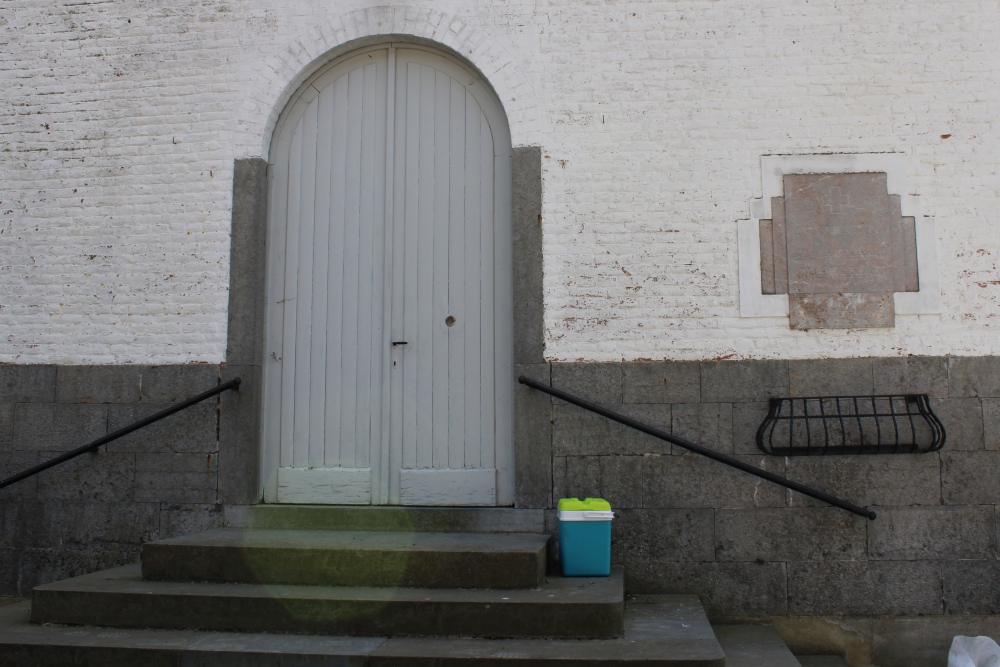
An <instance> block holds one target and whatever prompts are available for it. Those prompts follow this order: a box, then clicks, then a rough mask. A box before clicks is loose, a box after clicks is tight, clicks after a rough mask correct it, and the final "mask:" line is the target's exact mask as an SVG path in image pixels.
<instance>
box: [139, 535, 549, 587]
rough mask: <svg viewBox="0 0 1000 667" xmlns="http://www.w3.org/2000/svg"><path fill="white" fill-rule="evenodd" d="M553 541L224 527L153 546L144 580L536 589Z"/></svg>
mask: <svg viewBox="0 0 1000 667" xmlns="http://www.w3.org/2000/svg"><path fill="white" fill-rule="evenodd" d="M547 542H548V537H547V536H546V535H542V534H537V533H503V534H493V533H399V532H388V531H386V532H364V531H325V530H275V529H234V528H222V529H215V530H210V531H206V532H203V533H197V534H193V535H187V536H183V537H177V538H171V539H167V540H159V541H156V542H148V543H146V544H144V545H143V547H142V572H143V578H144V579H147V580H155V581H214V582H226V583H273V584H301V585H326V586H347V585H361V586H402V587H429V588H502V589H513V588H534V587H537V586H539V585H542V584H543V583H544V581H545V564H546V545H547Z"/></svg>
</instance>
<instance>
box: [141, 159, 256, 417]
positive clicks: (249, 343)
mask: <svg viewBox="0 0 1000 667" xmlns="http://www.w3.org/2000/svg"><path fill="white" fill-rule="evenodd" d="M267 190H268V187H267V161H266V160H263V159H261V158H244V159H237V160H234V162H233V209H232V211H233V212H232V226H231V242H230V250H229V260H230V261H229V267H230V268H229V308H228V313H229V326H228V339H227V341H226V362H227V363H230V364H259V363H261V360H260V358H259V357H260V340H261V337H262V333H263V329H264V327H263V315H264V313H263V307H262V306H263V298H262V295H263V293H264V275H265V270H264V264H265V262H264V259H265V256H266V254H267V253H266V250H265V239H266V236H267ZM154 400H160V399H154Z"/></svg>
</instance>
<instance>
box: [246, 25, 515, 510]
mask: <svg viewBox="0 0 1000 667" xmlns="http://www.w3.org/2000/svg"><path fill="white" fill-rule="evenodd" d="M510 152H511V151H510V134H509V130H508V128H507V123H506V118H505V116H504V114H503V111H502V108H501V106H500V104H499V102H498V101H497V100H496V98H495V96H494V94H493V93H492V91H491V90H490V89H489V87H488V86H486V85H485V84H484V82H483V81H482V80H481V79H480V78H479V77H478V76H477V75H476V74H475V73H474V72H473V71H472V70H471V69H469V68H468V67H466V66H465V65H463V64H461V63H459V62H458V61H457V60H455V59H453V58H451V57H449V56H445V55H443V54H440V53H437V52H435V51H431V50H429V49H424V48H421V47H414V46H405V47H404V46H402V45H400V46H398V47H397V46H393V45H387V46H383V47H379V48H372V49H367V50H365V51H363V52H360V53H357V54H355V55H352V56H349V57H347V58H344V59H341V60H339V61H337V62H336V63H334V64H333V65H332V66H330V67H328V68H327V69H325V70H324V71H322V72H320V73H319V74H317V75H316V76H314V77H313V79H312V80H310V81H309V82H307V83H306V84H305V85H304V86H303V88H302V89H301V90H300V91H299V93H298V94H297V96H296V98H294V99H293V100H292V101H291V102H290V103H289V107H288V108H287V109H286V111H285V113H284V114H283V115H282V118H281V120H280V122H279V126H278V128H277V129H276V132H275V139H274V144H273V148H272V151H271V155H272V162H271V165H270V167H269V174H270V188H271V189H270V228H269V237H268V239H269V250H268V296H267V315H266V318H267V324H266V331H265V341H264V345H265V352H266V359H265V362H264V363H265V366H264V415H263V443H264V470H263V472H264V498H265V500H266V501H269V502H288V503H329V504H412V505H498V504H499V505H506V504H511V502H512V500H513V488H512V487H513V479H512V460H513V451H512V446H513V443H512V432H511V431H512V417H511V403H512V393H513V392H512V384H511V383H512V367H511V364H512V303H511V292H512V287H511V284H512V282H511V226H510V224H511V223H510V216H511V210H510V201H511V197H510Z"/></svg>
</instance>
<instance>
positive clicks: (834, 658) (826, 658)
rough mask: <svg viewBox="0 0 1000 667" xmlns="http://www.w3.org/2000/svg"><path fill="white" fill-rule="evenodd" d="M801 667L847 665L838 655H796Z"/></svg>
mask: <svg viewBox="0 0 1000 667" xmlns="http://www.w3.org/2000/svg"><path fill="white" fill-rule="evenodd" d="M795 657H797V658H798V659H799V662H800V663H801V664H802V667H847V662H845V661H844V659H843V658H841V657H840V656H839V655H798V656H795Z"/></svg>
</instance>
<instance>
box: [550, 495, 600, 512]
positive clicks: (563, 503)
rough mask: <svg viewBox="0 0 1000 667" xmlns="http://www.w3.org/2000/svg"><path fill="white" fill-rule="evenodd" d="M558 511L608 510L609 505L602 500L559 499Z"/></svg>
mask: <svg viewBox="0 0 1000 667" xmlns="http://www.w3.org/2000/svg"><path fill="white" fill-rule="evenodd" d="M559 509H561V510H563V511H564V512H573V511H583V510H610V509H611V503H609V502H608V501H607V500H605V499H604V498H584V499H583V500H580V499H579V498H560V499H559Z"/></svg>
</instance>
